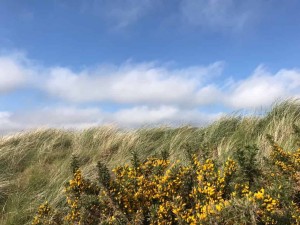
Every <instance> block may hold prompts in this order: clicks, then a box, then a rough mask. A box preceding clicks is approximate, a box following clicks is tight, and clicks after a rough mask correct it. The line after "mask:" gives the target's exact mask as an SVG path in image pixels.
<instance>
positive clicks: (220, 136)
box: [0, 100, 300, 225]
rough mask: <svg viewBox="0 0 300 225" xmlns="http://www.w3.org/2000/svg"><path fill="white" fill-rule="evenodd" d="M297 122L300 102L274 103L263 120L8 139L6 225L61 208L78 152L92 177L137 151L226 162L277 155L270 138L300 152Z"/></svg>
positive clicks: (1, 151) (0, 214)
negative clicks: (241, 152)
mask: <svg viewBox="0 0 300 225" xmlns="http://www.w3.org/2000/svg"><path fill="white" fill-rule="evenodd" d="M294 124H295V125H297V126H300V102H299V100H287V101H284V102H281V103H277V104H274V106H273V108H272V109H271V110H270V111H268V112H266V113H265V114H264V115H262V116H255V115H252V116H239V115H234V116H226V117H224V118H221V119H220V120H218V121H216V122H214V123H212V124H210V125H208V126H206V127H202V128H196V127H191V126H183V127H178V128H172V127H158V128H143V129H137V130H133V131H126V130H121V129H118V128H116V127H99V128H91V129H87V130H82V131H67V130H56V129H47V130H37V131H34V132H24V133H20V134H16V135H13V136H4V137H2V138H1V139H0V224H8V225H17V224H28V223H29V222H30V221H31V220H32V216H33V215H34V213H35V212H36V209H37V207H38V206H39V205H40V204H41V203H43V202H45V201H46V200H48V201H49V203H50V204H51V205H55V206H59V205H61V204H62V203H63V202H64V198H63V195H62V192H63V188H64V185H63V184H64V183H65V182H66V181H67V180H69V179H70V161H71V157H72V154H75V155H77V156H78V158H79V160H80V162H79V163H80V165H81V169H82V171H83V173H84V174H86V175H87V176H89V177H91V178H93V177H95V174H96V173H95V168H96V164H97V162H98V161H102V162H105V163H106V164H107V165H108V167H109V168H113V167H115V166H118V165H123V164H124V163H127V162H129V161H130V158H131V152H132V151H135V152H137V153H138V155H140V157H141V158H142V159H146V158H147V157H149V156H151V155H155V154H158V153H159V152H161V151H162V150H168V151H169V152H170V161H176V160H177V159H181V160H183V161H184V160H185V154H184V152H185V151H184V150H185V149H186V148H191V149H193V150H195V151H196V153H197V154H199V155H201V154H203V152H208V154H210V155H211V157H213V158H215V159H220V160H221V159H224V158H226V157H228V156H230V155H231V154H232V153H233V152H234V150H235V149H237V148H239V147H241V146H245V145H248V144H256V145H257V146H258V148H259V156H260V158H263V157H268V155H269V153H270V151H271V146H270V143H269V142H268V140H267V138H266V135H267V134H270V135H272V136H273V137H274V140H275V141H276V142H277V143H278V144H279V145H280V146H282V147H283V148H284V149H287V150H294V149H296V146H297V138H296V136H295V135H294V129H293V125H294Z"/></svg>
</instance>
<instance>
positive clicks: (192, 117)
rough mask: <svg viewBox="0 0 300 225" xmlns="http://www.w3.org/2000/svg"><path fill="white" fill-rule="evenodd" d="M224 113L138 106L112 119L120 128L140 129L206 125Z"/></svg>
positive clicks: (119, 113) (124, 110)
mask: <svg viewBox="0 0 300 225" xmlns="http://www.w3.org/2000/svg"><path fill="white" fill-rule="evenodd" d="M222 115H223V114H222V113H211V114H208V113H202V112H201V111H199V110H197V109H180V108H177V107H174V106H160V107H148V106H138V107H134V108H130V109H123V110H120V111H118V112H116V113H115V114H114V115H113V116H112V118H110V119H111V120H112V121H115V122H116V123H117V124H118V125H119V126H125V127H140V126H142V125H159V124H164V125H171V126H174V125H175V126H180V125H186V124H189V125H197V126H199V125H200V126H201V125H205V124H207V123H209V122H212V121H213V120H215V119H217V118H220V117H221V116H222Z"/></svg>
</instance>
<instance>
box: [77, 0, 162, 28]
mask: <svg viewBox="0 0 300 225" xmlns="http://www.w3.org/2000/svg"><path fill="white" fill-rule="evenodd" d="M158 5H159V1H157V0H93V1H90V2H87V1H84V2H82V11H85V12H91V11H92V12H93V13H94V14H95V15H97V16H99V17H102V18H103V19H105V20H106V21H107V22H108V23H110V24H112V25H113V26H114V27H115V28H125V27H127V26H129V25H132V24H134V23H136V22H137V21H138V20H139V19H141V18H142V17H144V16H145V15H147V14H148V13H149V12H150V11H151V10H153V9H155V7H156V6H158Z"/></svg>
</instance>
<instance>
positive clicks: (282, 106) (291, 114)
mask: <svg viewBox="0 0 300 225" xmlns="http://www.w3.org/2000/svg"><path fill="white" fill-rule="evenodd" d="M299 125H300V103H299V101H286V102H283V103H279V104H276V105H274V107H273V109H272V110H271V111H270V112H267V113H266V114H265V115H264V116H245V117H242V116H230V117H224V118H222V119H220V120H219V121H216V122H214V123H213V124H211V125H209V126H207V127H204V128H194V127H187V126H186V127H180V128H167V127H160V128H145V129H139V130H135V131H124V130H118V129H116V128H111V127H102V128H93V129H88V130H84V131H62V130H43V131H42V130H41V131H35V132H28V133H22V134H19V135H15V136H10V137H3V138H2V140H0V206H1V212H0V216H1V220H0V223H1V224H14V225H15V224H30V223H31V222H32V221H33V223H34V224H39V223H40V224H64V223H66V224H79V221H80V222H81V223H80V224H99V223H100V222H101V223H103V224H105V223H106V224H109V223H117V224H118V223H119V224H122V223H123V224H126V223H130V224H150V223H152V224H168V223H169V224H176V223H178V224H187V223H188V224H189V223H190V224H195V223H196V222H198V223H200V221H201V224H255V223H256V224H272V223H275V222H276V221H277V224H297V223H299V198H300V196H299V189H300V179H299V177H300V175H299V164H300V163H299V158H300V157H299V156H300V152H299V150H297V144H299V139H300V135H299ZM283 149H284V150H283ZM178 160H180V162H178ZM71 162H72V163H71ZM129 163H130V164H129ZM70 164H71V165H72V168H71V169H70ZM113 168H114V170H113V172H112V169H113ZM70 171H71V173H70ZM72 174H73V175H72ZM70 175H71V177H70ZM70 178H71V179H70ZM64 184H65V185H64ZM45 202H47V203H45ZM39 206H40V207H39ZM37 209H38V213H37V214H36V211H37ZM35 214H36V217H35V219H34V220H33V216H34V215H35ZM43 222H45V223H43ZM194 222H195V223H194Z"/></svg>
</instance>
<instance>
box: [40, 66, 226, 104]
mask: <svg viewBox="0 0 300 225" xmlns="http://www.w3.org/2000/svg"><path fill="white" fill-rule="evenodd" d="M222 68H223V63H221V62H217V63H213V64H211V65H209V66H207V67H202V66H197V67H188V68H185V69H180V70H172V69H168V68H166V67H164V66H156V65H155V64H152V63H148V64H136V65H132V64H124V65H122V66H120V67H119V68H116V67H115V68H113V69H111V70H105V69H103V68H102V69H101V68H100V69H98V70H96V71H81V72H79V73H74V72H72V71H71V70H69V69H67V68H55V69H52V70H51V73H50V78H49V79H48V81H46V82H47V87H46V90H48V92H49V93H50V94H51V95H53V96H57V97H60V98H63V99H65V100H68V101H73V102H89V101H90V102H91V101H112V102H117V103H135V104H137V103H139V104H191V103H195V102H197V99H195V98H194V95H195V93H196V92H197V91H198V89H199V87H200V88H201V86H203V84H205V82H207V80H210V79H212V78H213V77H214V76H217V75H219V74H220V73H221V71H222ZM205 89H208V87H205ZM204 92H205V90H204Z"/></svg>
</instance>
